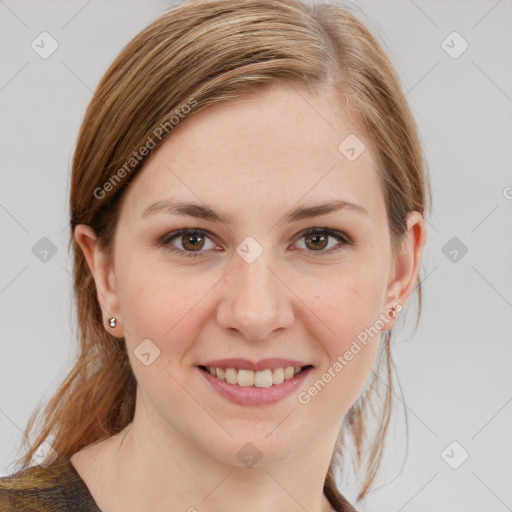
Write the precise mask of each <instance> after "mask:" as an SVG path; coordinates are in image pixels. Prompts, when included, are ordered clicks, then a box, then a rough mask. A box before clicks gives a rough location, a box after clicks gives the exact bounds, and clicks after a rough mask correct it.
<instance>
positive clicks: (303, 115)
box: [71, 85, 426, 512]
mask: <svg viewBox="0 0 512 512" xmlns="http://www.w3.org/2000/svg"><path fill="white" fill-rule="evenodd" d="M269 128H271V129H269ZM351 133H357V136H358V137H359V138H360V139H361V140H362V141H363V142H364V144H365V145H366V150H365V151H364V152H363V153H362V154H361V156H359V158H357V159H356V160H355V161H353V162H350V161H349V160H348V159H347V158H346V157H345V156H344V155H343V154H342V153H340V151H339V150H338V146H339V144H340V142H341V141H343V140H344V139H345V137H347V136H348V135H349V134H351ZM374 155H375V153H374V152H373V150H372V143H371V141H370V140H368V139H367V138H365V137H364V136H363V135H362V134H360V133H358V132H356V131H355V130H354V129H353V128H352V127H351V126H350V125H348V124H347V119H346V116H345V115H344V112H343V110H342V108H341V107H340V106H339V105H337V104H336V103H335V102H334V99H333V98H332V96H331V95H330V94H328V93H323V94H322V95H311V94H310V93H307V92H305V91H299V90H298V89H295V88H291V87H288V86H283V85H279V86H272V87H269V88H267V89H265V90H264V91H260V92H259V93H258V94H257V95H256V96H254V97H251V98H244V99H243V100H236V101H230V102H228V103H224V104H219V105H216V106H214V107H213V108H210V109H209V110H206V111H204V112H202V113H200V114H199V115H198V116H197V117H195V118H193V119H191V120H190V122H188V123H185V124H183V125H181V126H178V127H177V128H176V129H175V131H174V132H173V133H172V136H171V137H170V138H169V139H167V140H166V141H165V142H164V143H163V144H162V145H161V146H160V148H159V149H158V150H157V151H155V152H154V153H153V155H152V156H151V158H150V160H149V161H148V162H147V163H146V164H145V166H144V168H143V170H142V171H141V172H140V174H139V175H137V177H136V178H135V180H134V181H133V182H132V184H131V185H130V186H129V187H128V188H127V190H126V192H125V194H124V196H123V199H122V205H121V213H120V216H119V219H118V226H117V231H116V235H115V241H114V252H113V257H112V258H111V259H109V258H108V257H107V255H105V254H104V253H103V252H102V251H101V249H100V248H99V246H98V244H97V241H96V238H95V236H94V233H93V231H92V230H91V229H90V228H89V227H87V226H85V225H80V226H77V227H76V230H75V238H76V240H77V242H78V243H79V244H80V246H81V248H82V250H83V252H84V254H85V257H86V259H87V262H88V264H89V267H90V269H91V271H92V273H93V275H94V279H95V283H96V287H97V290H98V299H99V301H100V304H101V307H102V311H103V322H104V325H105V328H106V329H107V330H108V331H109V332H111V333H112V334H113V335H115V336H118V337H122V336H124V337H125V341H126V346H127V349H128V354H129V357H130V362H131V365H132V368H133V371H134V373H135V376H136V378H137V382H138V392H137V405H136V413H135V419H134V421H133V423H132V424H130V425H129V426H128V427H127V428H126V429H125V430H124V431H123V432H121V433H120V434H118V435H115V436H112V437H111V438H109V439H107V440H103V441H99V442H97V443H94V444H92V445H89V446H88V447H86V448H84V449H83V450H81V451H80V452H78V453H76V454H74V455H73V456H72V458H71V462H72V463H73V465H74V466H75V468H76V469H77V471H78V473H79V474H80V475H81V476H82V478H83V479H84V481H85V482H86V484H87V485H88V487H89V489H90V490H91V494H92V495H93V497H94V498H95V500H96V501H97V503H98V505H99V506H100V508H101V509H102V510H103V511H104V512H114V511H121V510H123V511H128V512H130V511H137V512H138V511H140V510H153V511H156V512H159V511H166V512H169V511H178V510H179V511H184V510H194V508H195V509H197V510H200V511H212V512H213V511H225V510H242V509H243V510H247V511H261V510H276V511H285V510H286V511H288V512H289V511H301V512H303V510H304V509H305V510H308V511H309V512H319V511H327V510H332V508H331V507H330V505H329V503H328V501H327V499H326V498H325V496H324V495H323V484H324V479H325V474H326V472H327V469H328V466H329V462H330V459H331V456H332V453H333V449H334V446H335V442H336V438H337V435H338V432H339V429H340V426H341V423H342V421H343V418H344V415H345V414H346V412H347V411H348V409H349V408H350V406H351V405H352V404H353V403H354V401H355V400H356V399H357V397H358V395H359V394H360V393H361V391H362V389H363V387H364V384H365V383H366V381H367V379H368V377H369V376H370V375H371V369H372V368H373V364H374V362H375V358H376V354H377V350H378V343H379V336H375V337H374V338H373V339H371V340H370V341H369V342H368V344H367V345H366V346H365V347H364V348H363V349H362V350H361V351H360V352H358V353H357V355H355V356H354V358H353V359H352V360H351V361H350V362H349V364H347V365H346V366H345V367H344V368H343V370H342V371H340V372H339V373H337V374H336V377H335V378H333V379H332V380H331V382H329V384H328V385H326V386H325V388H324V389H323V390H322V391H321V392H320V393H318V394H317V396H315V397H314V398H312V399H311V401H310V402H309V403H308V404H301V403H300V402H299V401H298V399H297V393H292V395H290V396H289V397H287V398H285V399H283V400H281V401H280V402H278V403H276V404H272V405H266V406H257V407H256V406H241V405H236V404H234V403H232V402H230V401H228V400H226V399H225V398H223V397H222V396H220V395H219V394H217V392H216V391H214V390H213V388H212V387H211V386H210V384H209V383H208V382H206V380H205V379H204V378H203V376H202V375H201V374H200V373H199V370H198V369H197V365H198V364H199V363H200V362H204V361H206V360H208V359H219V358H224V357H244V358H247V359H251V360H254V361H257V360H259V359H263V358H267V357H284V358H293V359H298V360H300V361H304V362H306V363H308V364H312V365H313V366H314V368H313V370H312V371H311V372H310V374H309V375H308V376H307V378H306V380H305V381H304V382H302V384H301V386H300V389H299V391H304V390H307V389H308V388H309V387H310V386H311V385H312V384H313V383H314V382H315V381H316V380H317V379H319V378H320V377H321V376H322V374H323V373H324V372H326V371H327V369H328V368H329V367H331V366H332V364H333V362H334V361H335V360H336V359H337V358H338V356H340V355H343V354H344V353H345V351H346V350H347V349H349V347H350V345H351V343H352V341H353V340H354V339H355V338H356V336H357V335H358V334H359V333H360V332H361V331H363V330H364V329H365V327H370V326H373V325H374V324H375V322H376V320H377V319H378V318H379V314H381V313H385V312H386V311H389V308H390V307H391V305H392V304H393V303H394V302H396V301H399V302H400V303H401V304H402V305H404V304H405V303H406V301H407V300H408V297H409V294H410V293H411V292H412V290H413V288H414V286H415V284H416V276H417V272H418V267H419V262H420V259H421V254H422V250H423V246H424V242H425V233H426V229H425V223H424V220H423V218H422V216H421V215H420V214H419V213H417V212H411V213H409V216H408V218H407V225H408V232H407V235H406V237H405V238H404V240H403V241H402V243H401V246H400V248H399V250H398V251H394V250H393V246H392V243H391V238H390V232H389V226H388V224H387V217H386V208H385V200H384V189H383V186H382V184H381V181H380V178H379V176H378V174H377V173H376V171H375V168H376V166H377V164H376V160H375V157H374ZM170 197H173V198H175V199H180V200H183V201H192V202H197V203H201V204H207V205H209V206H210V207H211V208H213V209H214V210H215V211H219V212H222V213H225V214H228V215H231V216H232V220H231V222H230V223H229V224H224V223H216V222H213V221H210V220H203V219H196V218H191V217H179V216H175V215H170V214H167V213H158V214H155V215H154V216H149V217H147V218H146V219H144V220H143V219H141V214H142V212H143V210H144V209H145V208H146V207H147V206H148V205H150V204H152V203H154V202H156V201H159V200H163V199H167V198H170ZM332 199H344V200H347V201H351V202H354V203H357V204H358V205H360V206H362V207H364V208H365V209H366V210H367V214H363V213H359V212H357V211H354V210H350V209H345V210H340V211H337V212H334V213H329V214H327V215H323V216H321V217H316V218H311V219H303V220H300V221H296V222H293V223H288V222H285V221H284V220H283V218H284V215H285V214H286V213H287V212H288V211H289V210H290V209H292V208H294V207H296V206H298V205H299V204H300V205H304V204H307V205H311V204H315V203H320V202H324V201H328V200H332ZM311 227H316V228H332V229H335V230H338V231H340V232H342V233H346V234H347V235H349V237H350V238H351V239H352V241H353V244H352V245H342V246H340V245H339V243H340V242H339V241H338V240H336V239H335V238H332V237H330V238H329V239H328V245H327V243H324V244H320V251H323V253H324V254H323V255H319V254H318V250H317V251H315V243H314V241H313V242H312V241H311V240H310V239H309V241H308V237H307V236H302V237H301V236H300V234H301V231H303V230H304V229H307V228H311ZM181 228H197V229H202V230H205V231H206V233H204V234H203V236H206V238H204V242H203V244H201V243H199V244H198V243H197V241H196V242H195V244H196V245H194V241H192V243H190V238H188V239H187V237H186V236H185V237H183V236H179V237H177V238H175V239H174V240H173V241H172V243H171V242H169V243H168V245H167V246H159V245H158V241H159V239H161V238H162V237H163V236H164V235H166V234H167V233H172V232H173V231H176V230H178V229H181ZM210 235H211V236H210ZM248 236H250V237H253V238H254V239H255V240H256V241H257V242H258V243H259V244H260V246H261V247H262V248H263V253H262V254H261V255H260V256H259V257H258V258H257V259H256V260H255V261H253V262H252V263H247V262H246V261H245V260H244V259H242V258H241V257H240V256H239V255H238V254H237V252H236V248H237V247H238V246H239V245H240V244H241V243H242V241H244V239H245V238H246V237H248ZM187 240H188V241H189V243H188V244H187ZM317 244H318V242H317ZM169 247H174V248H175V249H176V250H178V251H179V250H181V253H180V254H179V253H173V252H171V250H170V249H169ZM194 247H197V249H196V252H195V253H196V254H197V251H199V252H201V254H199V255H196V256H195V257H187V255H186V252H187V250H188V252H189V253H190V252H194ZM335 247H338V248H339V250H334V248H335ZM111 316H115V317H116V318H117V319H118V324H117V326H116V327H115V328H110V327H108V319H109V318H110V317H111ZM396 318H397V316H395V319H393V320H391V321H389V322H388V323H386V324H385V326H384V327H383V328H382V332H384V331H386V330H388V329H390V328H392V327H393V325H394V324H395V321H396ZM146 338H149V339H151V340H152V342H153V343H154V344H155V345H156V346H158V348H159V350H160V356H159V357H158V358H156V359H155V360H154V362H152V363H151V364H150V365H149V366H145V365H143V364H141V362H140V361H139V360H138V358H137V357H136V356H135V355H134V350H135V349H136V347H137V346H138V345H139V343H140V342H141V341H142V340H143V339H146ZM313 419H314V420H313ZM247 442H251V443H253V444H254V445H255V446H256V447H257V449H258V450H259V452H260V453H261V459H260V460H259V461H258V463H257V464H256V465H255V466H254V467H250V468H248V467H246V466H244V464H243V463H242V462H241V461H240V460H239V459H238V458H237V452H238V451H239V450H240V449H241V448H242V446H244V445H245V443H247ZM192 507H194V508H192Z"/></svg>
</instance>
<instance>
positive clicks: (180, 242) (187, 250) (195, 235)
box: [160, 229, 216, 256]
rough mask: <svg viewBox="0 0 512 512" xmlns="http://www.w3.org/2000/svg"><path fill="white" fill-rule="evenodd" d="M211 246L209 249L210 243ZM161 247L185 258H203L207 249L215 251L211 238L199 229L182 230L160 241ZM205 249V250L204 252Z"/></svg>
mask: <svg viewBox="0 0 512 512" xmlns="http://www.w3.org/2000/svg"><path fill="white" fill-rule="evenodd" d="M208 241H209V243H210V246H209V247H208V243H207V242H208ZM160 245H161V246H166V247H167V248H168V249H169V250H170V251H171V252H175V253H180V254H182V255H184V256H201V254H202V253H204V252H206V249H215V248H216V244H214V243H213V242H212V240H211V238H210V237H209V236H208V235H207V234H206V233H205V232H204V231H203V230H199V229H180V230H179V231H174V232H173V233H170V234H168V235H165V236H164V237H163V238H162V239H161V240H160ZM203 249H205V250H203Z"/></svg>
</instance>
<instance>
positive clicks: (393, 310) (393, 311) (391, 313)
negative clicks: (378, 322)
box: [388, 304, 399, 318]
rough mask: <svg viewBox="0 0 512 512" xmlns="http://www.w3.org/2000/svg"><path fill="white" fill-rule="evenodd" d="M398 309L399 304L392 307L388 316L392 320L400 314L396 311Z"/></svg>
mask: <svg viewBox="0 0 512 512" xmlns="http://www.w3.org/2000/svg"><path fill="white" fill-rule="evenodd" d="M398 307H399V304H393V305H392V306H391V309H390V310H389V312H388V316H389V317H390V318H395V316H396V315H397V314H398V313H397V311H396V310H397V309H398Z"/></svg>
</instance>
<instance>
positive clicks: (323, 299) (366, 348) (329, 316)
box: [299, 265, 384, 419]
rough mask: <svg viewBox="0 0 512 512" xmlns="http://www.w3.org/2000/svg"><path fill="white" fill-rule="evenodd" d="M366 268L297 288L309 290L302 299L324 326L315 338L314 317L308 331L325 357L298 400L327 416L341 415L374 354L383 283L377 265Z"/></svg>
mask: <svg viewBox="0 0 512 512" xmlns="http://www.w3.org/2000/svg"><path fill="white" fill-rule="evenodd" d="M368 268H372V267H367V266H366V265H361V266H357V267H355V266H352V267H350V269H349V268H347V269H346V271H341V272H335V273H333V274H332V276H331V278H330V279H329V281H328V286H323V287H320V286H319V285H318V283H319V282H318V281H316V283H317V284H316V285H315V284H314V282H310V283H309V286H304V288H303V292H304V293H306V291H307V290H308V289H309V292H307V293H308V295H307V296H308V297H309V299H308V300H307V301H306V303H307V304H313V306H312V308H311V309H312V311H313V312H314V313H315V314H316V315H317V316H318V318H320V319H321V321H322V324H323V325H324V326H325V327H326V328H322V329H321V332H322V333H324V334H323V335H322V336H321V337H319V334H318V333H319V332H320V331H319V330H318V320H317V321H316V327H317V328H316V331H315V329H314V328H313V325H314V324H313V322H312V323H311V327H310V330H311V335H312V336H313V339H315V338H314V336H315V334H314V333H315V332H316V339H317V340H318V342H319V344H320V345H321V346H320V347H319V349H320V350H322V351H323V352H324V354H326V356H327V357H326V358H325V360H324V362H323V364H322V367H321V368H320V369H319V370H320V371H319V372H317V375H316V376H315V379H312V381H311V382H310V383H308V387H307V389H306V390H305V394H303V395H302V397H299V398H300V399H299V401H300V402H301V403H303V404H308V403H310V402H311V403H313V402H316V406H318V407H321V408H322V409H324V410H326V409H327V410H330V411H332V415H333V419H335V418H336V419H338V418H339V414H342V415H343V414H345V413H346V411H347V410H348V409H349V408H350V406H351V405H352V404H353V403H354V401H355V400H356V399H357V397H358V396H359V394H360V392H361V391H362V389H363V388H364V385H365V383H366V381H367V380H368V377H369V376H370V375H371V369H372V368H373V365H374V363H375V358H376V355H377V353H378V348H379V343H380V339H381V333H380V329H381V328H382V321H381V320H379V318H381V316H380V315H381V310H380V308H381V300H382V297H383V292H384V287H383V283H384V281H383V275H382V272H381V269H379V268H378V266H376V265H374V266H373V270H368ZM304 284H305V285H307V283H304ZM317 397H318V398H317ZM314 407H315V406H314Z"/></svg>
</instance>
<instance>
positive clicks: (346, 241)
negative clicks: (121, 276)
mask: <svg viewBox="0 0 512 512" xmlns="http://www.w3.org/2000/svg"><path fill="white" fill-rule="evenodd" d="M192 234H200V235H206V237H207V238H209V239H210V240H211V237H210V236H209V234H208V232H207V231H204V230H202V229H179V230H178V231H173V232H172V233H168V234H166V235H164V236H163V237H162V238H161V239H160V240H159V246H160V247H162V246H167V248H168V249H169V250H170V251H171V252H174V253H178V254H181V255H183V253H185V257H197V256H199V255H200V254H201V253H204V252H205V251H184V250H182V249H178V248H176V247H174V246H173V245H171V243H170V242H172V241H173V240H174V239H175V238H178V237H179V236H183V235H192ZM311 234H315V235H316V234H326V235H328V236H329V237H332V238H335V239H336V240H338V241H339V242H340V244H338V245H337V246H335V247H334V248H331V249H329V250H327V251H325V250H321V251H320V250H319V251H312V250H311V251H309V250H308V251H307V252H310V253H313V254H312V255H313V256H315V257H316V256H320V257H321V256H324V255H326V254H331V253H333V252H336V251H338V250H340V249H343V247H344V246H347V245H353V242H352V240H351V239H350V237H349V236H348V235H346V234H345V233H342V232H341V231H337V230H335V229H330V228H308V229H306V230H304V231H302V232H301V233H300V235H299V236H298V238H297V240H296V242H297V241H299V240H300V239H301V238H303V237H305V236H306V235H311ZM212 241H213V240H212Z"/></svg>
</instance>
